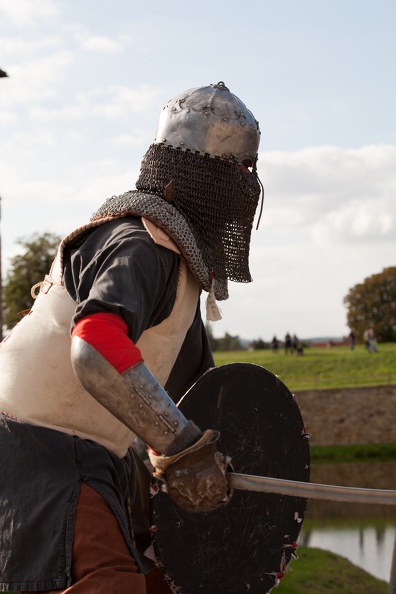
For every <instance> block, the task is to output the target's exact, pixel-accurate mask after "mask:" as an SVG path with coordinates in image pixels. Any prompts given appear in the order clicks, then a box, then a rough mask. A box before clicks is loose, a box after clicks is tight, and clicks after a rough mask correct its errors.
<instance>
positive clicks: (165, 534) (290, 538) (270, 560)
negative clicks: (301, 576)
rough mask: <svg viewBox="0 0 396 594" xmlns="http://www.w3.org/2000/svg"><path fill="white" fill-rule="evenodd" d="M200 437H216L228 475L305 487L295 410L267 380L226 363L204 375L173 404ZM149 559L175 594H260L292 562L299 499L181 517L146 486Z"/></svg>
mask: <svg viewBox="0 0 396 594" xmlns="http://www.w3.org/2000/svg"><path fill="white" fill-rule="evenodd" d="M179 408H180V409H181V411H182V412H183V414H184V415H185V416H186V417H187V418H188V419H192V420H193V421H194V422H195V423H196V424H197V425H198V426H199V427H200V428H201V429H202V430H203V429H207V428H212V429H217V430H219V431H220V442H219V447H218V449H219V451H221V452H223V453H224V454H227V455H229V456H231V458H232V465H233V467H234V471H235V472H238V473H244V474H253V475H259V476H268V477H275V478H282V479H290V480H296V481H305V482H307V481H309V443H308V439H307V433H306V429H305V426H304V423H303V420H302V417H301V413H300V409H299V407H298V405H297V403H296V401H295V398H294V396H293V395H292V394H291V392H290V391H289V390H288V388H287V387H286V386H285V385H284V384H283V383H282V382H281V381H280V380H279V378H277V377H276V376H275V375H273V374H272V373H271V372H269V371H268V370H266V369H264V368H263V367H261V366H259V365H252V364H249V363H233V364H230V365H223V366H221V367H217V368H214V369H211V370H210V371H208V372H207V373H206V374H205V375H203V376H202V377H201V378H200V379H199V380H198V382H197V383H196V384H195V385H194V386H193V387H192V388H191V389H190V390H189V391H188V392H187V394H186V395H185V396H184V397H183V399H182V400H181V401H180V403H179ZM152 487H153V489H152V491H153V493H154V495H153V497H152V500H151V505H152V511H151V521H152V531H153V543H154V550H155V553H156V556H157V559H158V564H159V566H160V567H161V568H162V569H163V571H164V572H165V574H166V576H167V579H168V581H169V584H170V586H171V587H172V589H173V590H174V591H175V592H177V593H179V594H230V592H235V593H243V592H249V594H256V593H257V594H265V593H266V592H269V591H270V590H271V589H272V588H273V587H274V586H275V585H277V584H278V583H279V580H280V579H281V578H282V577H283V574H284V572H285V571H286V569H287V566H288V564H289V562H290V560H291V558H292V556H297V555H296V548H297V544H296V543H297V537H298V535H299V532H300V530H301V527H302V523H303V518H304V514H305V510H306V504H307V501H306V499H303V498H299V497H291V496H284V495H277V494H271V493H262V492H253V491H242V490H235V491H234V493H233V496H232V499H231V501H230V503H229V504H228V505H227V506H226V507H224V508H222V509H220V510H218V511H215V512H209V513H195V514H194V513H188V512H185V511H183V510H181V509H180V508H179V507H177V506H176V505H175V504H173V502H172V500H171V499H170V498H169V496H168V495H167V494H166V493H164V492H162V491H161V489H160V483H159V482H154V483H153V485H152Z"/></svg>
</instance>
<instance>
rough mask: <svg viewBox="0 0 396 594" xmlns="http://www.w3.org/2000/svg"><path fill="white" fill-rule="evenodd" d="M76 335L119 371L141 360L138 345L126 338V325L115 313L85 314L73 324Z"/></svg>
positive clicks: (73, 334) (121, 371) (73, 333)
mask: <svg viewBox="0 0 396 594" xmlns="http://www.w3.org/2000/svg"><path fill="white" fill-rule="evenodd" d="M73 336H78V337H79V338H82V339H83V340H85V341H86V342H88V343H89V344H90V345H91V346H92V347H93V348H94V349H96V350H97V351H98V353H100V354H101V355H102V357H104V358H105V359H106V361H108V362H109V363H110V364H111V365H112V366H113V367H115V368H116V369H117V371H118V372H119V373H123V372H124V371H126V370H127V369H129V368H130V367H132V366H133V365H136V363H139V361H143V357H142V354H141V352H140V350H139V349H138V347H137V346H136V345H135V344H134V343H133V342H132V340H131V339H130V338H128V325H127V323H126V322H125V320H123V318H121V317H120V316H117V315H116V314H111V313H97V314H91V315H89V316H86V317H85V318H83V319H82V320H80V321H79V322H77V324H76V325H75V326H74V328H73V331H72V337H73Z"/></svg>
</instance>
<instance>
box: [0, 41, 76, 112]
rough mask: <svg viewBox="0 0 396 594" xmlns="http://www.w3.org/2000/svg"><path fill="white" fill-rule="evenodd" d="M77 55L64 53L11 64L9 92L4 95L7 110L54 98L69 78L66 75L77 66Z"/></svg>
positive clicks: (8, 69)
mask: <svg viewBox="0 0 396 594" xmlns="http://www.w3.org/2000/svg"><path fill="white" fill-rule="evenodd" d="M73 59H74V58H73V54H72V53H71V52H69V51H61V52H58V53H54V54H52V55H50V56H45V57H37V58H27V59H26V60H25V61H23V62H20V63H19V64H14V65H13V64H10V66H9V67H7V72H8V74H9V75H10V78H9V79H8V84H7V91H6V92H5V93H4V95H3V102H4V105H5V106H6V107H7V106H8V107H9V106H11V107H13V106H16V105H18V104H25V105H26V106H27V107H29V105H30V104H34V103H38V102H40V101H43V100H46V99H49V98H52V97H54V96H56V95H57V92H58V91H57V89H58V85H59V84H60V83H61V82H62V80H63V77H64V76H65V71H66V70H67V69H68V68H69V66H70V65H71V64H72V63H73Z"/></svg>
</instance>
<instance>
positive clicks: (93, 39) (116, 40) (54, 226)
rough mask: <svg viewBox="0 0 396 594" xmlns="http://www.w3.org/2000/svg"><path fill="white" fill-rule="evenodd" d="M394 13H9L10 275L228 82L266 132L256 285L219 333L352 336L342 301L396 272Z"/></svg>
mask: <svg viewBox="0 0 396 594" xmlns="http://www.w3.org/2000/svg"><path fill="white" fill-rule="evenodd" d="M395 27H396V4H395V3H394V2H393V1H382V0H380V1H378V2H375V3H373V2H368V1H366V0H360V1H358V0H343V1H338V0H331V1H330V0H321V1H318V0H316V1H308V0H301V1H300V2H298V3H297V2H295V1H293V0H277V1H275V0H274V1H268V0H261V1H260V2H258V1H257V2H251V3H250V4H249V5H246V4H245V5H242V3H237V2H234V1H227V2H225V1H224V2H221V1H217V2H215V1H213V2H207V1H201V2H200V3H188V2H177V1H174V2H173V3H172V4H169V3H164V2H162V1H161V2H159V1H155V2H150V1H147V2H145V3H138V2H133V1H130V0H129V1H127V0H113V1H112V2H110V1H107V0H84V2H81V1H77V0H67V1H66V0H64V1H61V0H18V1H16V2H10V1H9V0H0V48H1V53H0V68H2V69H4V70H6V71H7V73H8V74H9V78H7V79H4V78H3V79H0V195H1V197H2V266H3V274H5V273H6V271H7V266H8V262H9V259H10V258H11V257H12V256H13V255H14V254H15V253H17V251H18V249H19V248H18V245H17V244H16V241H17V239H18V238H21V237H27V236H29V235H31V234H32V233H36V232H39V233H42V232H45V231H51V232H54V233H58V234H60V235H63V234H66V233H68V232H69V231H70V230H71V229H73V228H75V227H77V226H79V225H81V224H84V223H85V222H86V221H87V220H88V218H89V217H90V215H91V214H92V212H94V211H95V210H96V208H97V207H98V206H99V205H100V204H101V203H102V202H103V200H104V199H105V198H107V197H108V196H110V195H112V194H120V193H122V192H124V191H126V190H129V189H132V188H133V187H134V183H135V180H136V177H137V174H138V171H139V166H140V161H141V158H142V156H143V154H144V153H145V151H146V149H147V148H148V146H149V144H150V143H151V142H152V140H153V138H154V135H155V129H156V124H157V120H158V116H159V113H160V111H161V109H162V106H163V105H164V104H165V102H166V101H167V100H168V99H169V98H170V97H172V96H173V95H176V94H178V93H179V92H181V91H183V90H185V89H188V88H193V87H197V86H202V85H207V84H210V83H216V82H218V81H219V80H223V81H224V82H225V83H226V84H227V86H228V87H229V88H230V89H231V91H232V92H234V93H235V94H236V95H238V96H239V97H240V98H241V99H242V100H243V101H244V102H245V103H246V104H247V106H248V107H249V108H250V109H251V110H252V111H253V113H254V115H255V116H256V118H257V119H258V120H259V122H260V126H261V131H262V140H261V146H260V159H259V173H260V177H261V179H262V182H263V183H264V186H265V189H266V197H265V205H264V213H263V217H262V222H261V225H260V229H259V230H258V231H254V232H253V240H252V248H251V270H252V275H253V278H254V280H253V283H252V284H247V285H237V284H234V283H232V284H231V286H230V299H229V300H228V301H227V302H223V303H221V304H220V307H221V309H222V311H223V320H222V321H221V322H218V323H216V324H215V325H214V326H213V332H214V334H215V335H218V336H222V335H223V334H224V333H225V332H229V333H230V334H238V335H239V336H241V337H243V338H264V339H265V340H270V339H271V338H272V336H273V335H274V334H277V335H278V338H281V337H283V336H284V335H285V333H286V332H291V333H297V334H298V335H299V336H301V337H312V336H327V335H331V336H339V335H343V334H346V333H348V328H347V326H346V310H345V307H344V305H343V298H344V296H345V295H346V294H347V292H348V290H349V289H350V288H351V287H352V286H353V285H355V284H356V283H358V282H361V281H362V280H363V279H364V278H366V277H367V276H370V275H371V274H374V273H377V272H380V271H381V270H382V269H383V268H384V267H386V266H393V265H395V256H394V251H395V241H396V200H395V198H396V196H395V195H396V167H395V166H396V118H395V105H396V83H395V77H394V70H395V66H394V57H395V55H396V37H395V35H394V31H395Z"/></svg>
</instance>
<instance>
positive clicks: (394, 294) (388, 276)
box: [344, 266, 396, 342]
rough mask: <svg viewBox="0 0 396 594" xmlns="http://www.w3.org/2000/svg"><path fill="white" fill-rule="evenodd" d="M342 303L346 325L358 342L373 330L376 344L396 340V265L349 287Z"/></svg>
mask: <svg viewBox="0 0 396 594" xmlns="http://www.w3.org/2000/svg"><path fill="white" fill-rule="evenodd" d="M344 303H345V304H346V306H347V309H348V312H347V322H348V326H349V327H350V328H351V330H353V331H354V332H355V335H356V337H357V338H358V339H360V340H361V339H362V338H363V332H364V331H365V330H366V329H367V328H369V327H373V329H374V332H375V335H376V337H377V339H378V340H379V341H381V342H395V341H396V266H393V267H390V268H384V269H383V271H382V272H380V273H379V274H373V275H372V276H369V277H368V278H366V279H365V280H364V281H363V282H362V283H359V284H357V285H355V286H354V287H352V289H350V291H349V293H348V295H347V296H346V297H345V298H344Z"/></svg>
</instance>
